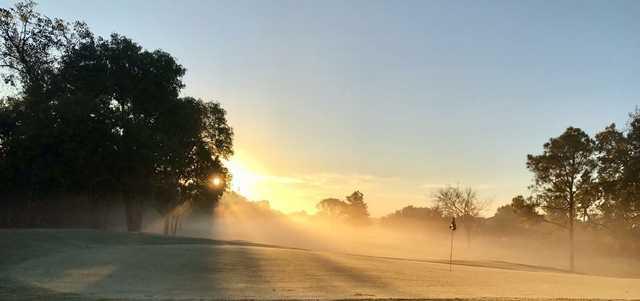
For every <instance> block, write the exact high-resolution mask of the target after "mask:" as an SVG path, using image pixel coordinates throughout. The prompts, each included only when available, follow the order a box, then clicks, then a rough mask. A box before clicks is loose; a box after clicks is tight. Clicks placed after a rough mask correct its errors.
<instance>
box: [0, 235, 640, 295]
mask: <svg viewBox="0 0 640 301" xmlns="http://www.w3.org/2000/svg"><path fill="white" fill-rule="evenodd" d="M0 247H2V248H0V250H1V251H0V252H1V253H0V256H1V257H2V261H1V262H0V275H1V276H0V277H1V279H2V281H1V282H0V283H2V284H0V299H2V300H5V299H7V300H14V299H15V300H22V299H31V298H36V299H43V300H57V299H60V300H63V299H64V300H66V299H78V300H84V299H104V298H106V299H118V300H122V299H124V300H138V299H152V300H153V299H175V300H193V299H205V300H206V299H256V298H260V299H281V298H286V299H342V298H416V299H421V298H471V299H474V298H494V297H498V298H502V297H504V298H522V297H526V298H589V299H638V298H640V279H624V278H610V277H598V276H588V275H576V274H568V273H563V272H555V271H545V270H544V269H537V270H536V271H532V269H531V267H524V266H521V265H518V264H509V263H504V262H503V263H499V264H498V263H496V264H495V266H494V267H492V263H491V262H476V263H474V262H465V263H464V264H465V265H457V266H455V267H454V271H453V272H449V266H448V265H447V264H443V263H436V262H426V261H418V260H408V259H393V258H379V257H369V256H361V255H346V254H338V253H329V252H316V251H312V250H301V249H288V248H282V247H277V246H267V245H254V244H250V243H245V242H225V241H213V240H205V239H189V238H165V237H161V236H157V235H146V234H127V233H110V232H96V231H90V230H2V231H0Z"/></svg>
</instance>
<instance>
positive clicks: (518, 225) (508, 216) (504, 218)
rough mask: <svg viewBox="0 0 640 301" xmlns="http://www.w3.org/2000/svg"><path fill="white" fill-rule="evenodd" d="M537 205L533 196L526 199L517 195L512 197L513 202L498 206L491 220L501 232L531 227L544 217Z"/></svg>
mask: <svg viewBox="0 0 640 301" xmlns="http://www.w3.org/2000/svg"><path fill="white" fill-rule="evenodd" d="M537 207H538V204H537V203H536V202H535V200H533V198H532V197H529V198H526V199H525V198H524V197H523V196H522V195H517V196H515V197H514V198H512V199H511V203H509V204H506V205H503V206H500V207H498V210H497V211H496V213H495V214H494V216H493V217H492V218H491V220H492V222H493V223H494V225H495V226H496V227H497V228H498V229H496V230H498V231H500V232H513V231H514V229H515V230H521V229H523V228H529V227H530V226H533V225H537V224H539V223H540V222H542V219H543V218H544V216H543V215H542V214H540V213H538V212H537Z"/></svg>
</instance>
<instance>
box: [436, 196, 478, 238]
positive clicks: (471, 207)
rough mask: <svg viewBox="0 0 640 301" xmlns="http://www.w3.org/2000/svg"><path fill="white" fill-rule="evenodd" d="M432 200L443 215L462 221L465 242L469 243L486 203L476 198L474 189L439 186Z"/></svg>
mask: <svg viewBox="0 0 640 301" xmlns="http://www.w3.org/2000/svg"><path fill="white" fill-rule="evenodd" d="M433 202H434V203H435V205H436V206H437V207H438V208H439V209H440V210H442V212H443V214H444V215H445V216H448V217H455V218H456V219H458V220H459V221H460V222H461V223H462V225H463V227H464V229H465V232H466V234H467V244H470V243H471V235H472V232H473V230H474V228H475V226H476V222H477V218H478V217H479V216H480V212H481V211H482V210H483V209H484V207H485V205H486V204H485V203H483V202H481V201H479V200H478V197H477V194H476V192H475V190H473V189H472V188H470V187H469V188H460V187H453V186H448V187H444V188H440V189H438V190H437V191H436V193H435V194H434V197H433Z"/></svg>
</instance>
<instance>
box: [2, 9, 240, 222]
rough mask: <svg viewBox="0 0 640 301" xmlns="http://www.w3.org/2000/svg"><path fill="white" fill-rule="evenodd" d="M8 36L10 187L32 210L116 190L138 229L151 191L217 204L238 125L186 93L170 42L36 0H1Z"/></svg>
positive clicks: (6, 181)
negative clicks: (107, 28) (49, 11)
mask: <svg viewBox="0 0 640 301" xmlns="http://www.w3.org/2000/svg"><path fill="white" fill-rule="evenodd" d="M0 39H2V41H0V42H1V43H0V67H3V70H4V71H5V73H4V74H3V76H4V78H5V82H6V83H8V84H10V85H13V86H14V87H17V88H18V89H19V92H20V93H18V95H16V96H15V97H11V98H5V99H3V100H2V101H0V126H1V127H0V156H1V157H0V159H1V161H0V167H1V170H2V172H0V177H2V178H1V179H0V180H1V181H0V182H2V184H3V185H5V186H4V187H2V188H3V190H2V191H1V192H0V193H2V194H3V197H2V199H5V198H6V199H11V201H9V202H12V205H11V206H12V207H22V208H25V210H31V209H30V208H31V207H34V206H33V205H32V204H37V205H38V206H40V207H41V208H48V209H51V208H55V207H60V205H61V204H62V203H61V201H58V200H57V199H56V198H58V199H70V196H72V195H76V196H77V195H85V196H87V197H86V200H87V201H88V202H86V203H104V202H105V201H107V200H116V199H118V200H122V201H124V204H125V207H126V213H127V228H128V229H129V230H131V231H139V230H140V228H141V224H142V206H143V205H144V202H146V200H153V203H155V204H156V208H158V209H159V210H160V212H161V213H163V214H168V212H171V211H172V208H176V207H178V206H182V205H183V204H185V203H186V202H189V203H190V204H191V205H193V207H194V208H198V209H202V210H210V209H212V206H213V205H215V203H216V202H217V200H218V199H219V198H220V195H221V194H222V191H223V190H224V189H225V188H226V187H227V186H226V183H228V180H229V179H230V175H229V173H228V171H227V169H226V168H225V167H224V165H223V164H222V160H223V159H228V158H229V156H231V155H232V153H233V148H232V140H233V131H232V129H231V127H230V126H229V125H228V124H227V120H226V112H225V111H224V109H222V107H221V106H220V104H218V103H214V102H204V101H202V100H199V99H194V98H191V97H180V96H179V94H180V91H181V89H182V88H183V87H184V84H183V82H182V77H183V76H184V73H185V69H184V68H183V67H182V66H181V65H179V64H177V62H176V60H175V59H174V58H173V57H172V56H171V55H170V54H168V53H166V52H163V51H159V50H155V51H148V50H145V49H143V48H142V47H141V46H140V45H138V44H137V43H135V42H133V41H132V40H130V39H128V38H126V37H123V36H120V35H117V34H113V35H112V36H111V37H110V38H109V39H104V38H101V37H97V38H95V37H94V36H93V35H92V34H91V32H90V31H89V30H88V28H87V27H86V25H85V24H84V23H82V22H74V23H73V24H70V23H66V22H64V21H62V20H59V19H50V18H48V17H46V16H42V15H40V14H39V13H37V12H36V11H35V4H34V3H33V2H24V3H18V4H17V5H16V7H15V8H12V9H2V10H0ZM213 176H215V177H217V178H220V179H222V180H223V185H212V183H211V181H210V179H211V178H212V177H213ZM4 188H7V189H4ZM72 207H73V206H72ZM94 211H99V210H94ZM32 215H33V214H32ZM48 215H49V216H51V215H53V214H48ZM7 220H8V219H7ZM27 224H28V223H27Z"/></svg>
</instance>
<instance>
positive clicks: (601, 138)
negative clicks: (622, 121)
mask: <svg viewBox="0 0 640 301" xmlns="http://www.w3.org/2000/svg"><path fill="white" fill-rule="evenodd" d="M596 153H597V155H596V158H597V163H598V169H597V171H598V172H597V183H598V185H599V188H600V192H601V202H600V203H599V205H598V209H599V210H600V212H601V213H602V217H601V219H602V222H603V223H604V224H606V225H607V227H608V228H609V229H610V230H613V231H614V232H615V233H616V234H624V233H634V232H635V234H636V235H639V234H640V200H639V199H638V198H637V196H638V194H639V193H640V168H639V167H640V115H639V114H638V112H635V113H633V114H630V121H629V129H628V131H626V132H623V131H621V130H618V129H617V128H616V125H615V124H611V125H609V126H608V127H606V128H605V129H604V130H603V131H601V132H599V133H598V134H597V135H596Z"/></svg>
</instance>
